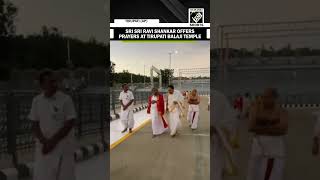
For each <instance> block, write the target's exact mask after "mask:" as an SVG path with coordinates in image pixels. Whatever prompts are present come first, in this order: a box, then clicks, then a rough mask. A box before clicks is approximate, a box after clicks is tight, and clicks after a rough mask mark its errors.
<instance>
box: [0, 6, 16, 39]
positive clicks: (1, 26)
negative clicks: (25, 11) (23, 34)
mask: <svg viewBox="0 0 320 180" xmlns="http://www.w3.org/2000/svg"><path fill="white" fill-rule="evenodd" d="M17 12H18V8H17V7H16V6H15V5H14V4H12V3H11V2H10V1H7V0H0V36H11V35H14V33H15V30H16V27H15V25H14V20H15V18H16V15H17Z"/></svg>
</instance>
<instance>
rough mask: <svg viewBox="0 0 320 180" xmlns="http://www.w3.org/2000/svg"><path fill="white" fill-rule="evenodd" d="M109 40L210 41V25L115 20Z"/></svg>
mask: <svg viewBox="0 0 320 180" xmlns="http://www.w3.org/2000/svg"><path fill="white" fill-rule="evenodd" d="M110 40H122V41H129V40H130V41H132V40H135V41H137V40H140V41H141V40H142V41H148V40H152V41H157V40H166V41H181V40H182V41H186V40H192V41H194V40H210V23H160V22H159V20H158V19H116V20H115V21H114V23H111V24H110Z"/></svg>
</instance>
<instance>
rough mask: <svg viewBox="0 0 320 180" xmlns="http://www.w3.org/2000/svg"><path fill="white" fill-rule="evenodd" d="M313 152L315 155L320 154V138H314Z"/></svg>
mask: <svg viewBox="0 0 320 180" xmlns="http://www.w3.org/2000/svg"><path fill="white" fill-rule="evenodd" d="M312 154H313V155H314V156H316V155H318V154H319V140H318V138H314V140H313V145H312Z"/></svg>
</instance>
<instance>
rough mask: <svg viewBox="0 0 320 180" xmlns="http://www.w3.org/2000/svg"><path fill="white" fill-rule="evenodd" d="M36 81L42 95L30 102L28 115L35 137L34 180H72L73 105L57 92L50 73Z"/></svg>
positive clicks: (64, 95) (73, 167)
mask: <svg viewBox="0 0 320 180" xmlns="http://www.w3.org/2000/svg"><path fill="white" fill-rule="evenodd" d="M39 81H40V85H41V88H42V93H41V94H40V95H38V96H36V97H35V98H34V99H33V101H32V107H31V111H30V114H29V119H30V120H32V121H33V133H34V135H35V137H36V152H35V164H34V180H44V179H45V180H65V179H68V180H75V162H74V156H73V153H74V151H75V137H74V128H73V126H74V122H75V119H76V112H75V108H74V104H73V102H72V99H71V97H70V96H68V95H66V94H64V93H62V92H61V91H59V90H58V85H57V78H56V77H55V75H54V74H53V73H52V72H51V71H46V72H43V73H41V74H40V78H39Z"/></svg>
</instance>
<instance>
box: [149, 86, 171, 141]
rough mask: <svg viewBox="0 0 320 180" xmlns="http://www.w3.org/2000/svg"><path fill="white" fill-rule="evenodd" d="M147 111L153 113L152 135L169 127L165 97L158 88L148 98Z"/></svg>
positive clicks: (154, 135) (158, 133)
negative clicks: (166, 118)
mask: <svg viewBox="0 0 320 180" xmlns="http://www.w3.org/2000/svg"><path fill="white" fill-rule="evenodd" d="M147 113H148V114H151V122H152V134H153V135H152V137H156V136H157V135H160V134H162V133H164V132H165V131H166V130H167V129H168V124H167V122H166V120H165V119H164V117H163V115H164V99H163V95H162V94H160V93H159V91H158V89H157V88H153V89H152V95H151V96H150V97H149V99H148V109H147Z"/></svg>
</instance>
